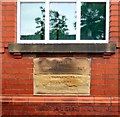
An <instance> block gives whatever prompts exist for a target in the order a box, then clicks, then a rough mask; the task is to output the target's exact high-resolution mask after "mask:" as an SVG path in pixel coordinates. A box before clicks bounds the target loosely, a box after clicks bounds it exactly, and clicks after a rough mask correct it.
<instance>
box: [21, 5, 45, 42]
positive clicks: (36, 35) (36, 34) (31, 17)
mask: <svg viewBox="0 0 120 117" xmlns="http://www.w3.org/2000/svg"><path fill="white" fill-rule="evenodd" d="M20 15H21V24H20V26H21V29H20V35H21V37H20V39H21V40H44V39H45V3H21V14H20Z"/></svg>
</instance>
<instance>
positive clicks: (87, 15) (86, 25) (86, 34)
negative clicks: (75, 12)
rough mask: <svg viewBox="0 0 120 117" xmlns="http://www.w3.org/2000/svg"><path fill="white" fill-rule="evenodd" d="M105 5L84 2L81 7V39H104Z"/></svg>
mask: <svg viewBox="0 0 120 117" xmlns="http://www.w3.org/2000/svg"><path fill="white" fill-rule="evenodd" d="M105 19H106V7H105V3H90V2H88V3H87V2H84V3H82V6H81V38H82V39H86V38H87V39H95V40H99V39H105Z"/></svg>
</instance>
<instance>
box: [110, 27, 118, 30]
mask: <svg viewBox="0 0 120 117" xmlns="http://www.w3.org/2000/svg"><path fill="white" fill-rule="evenodd" d="M110 31H119V28H118V27H117V26H116V27H111V28H110Z"/></svg>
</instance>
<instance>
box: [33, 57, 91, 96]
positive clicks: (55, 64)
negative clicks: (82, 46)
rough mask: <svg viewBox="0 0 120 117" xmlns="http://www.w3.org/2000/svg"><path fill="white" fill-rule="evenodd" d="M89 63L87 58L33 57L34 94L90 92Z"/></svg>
mask: <svg viewBox="0 0 120 117" xmlns="http://www.w3.org/2000/svg"><path fill="white" fill-rule="evenodd" d="M90 65H91V61H90V59H88V58H75V57H60V58H58V57H48V58H46V57H41V58H35V59H34V94H35V95H40V94H42V95H43V94H54V95H55V94H64V95H65V94H66V95H67V94H68V95H73V94H86V95H88V94H90V71H91V66H90Z"/></svg>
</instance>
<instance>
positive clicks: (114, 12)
mask: <svg viewBox="0 0 120 117" xmlns="http://www.w3.org/2000/svg"><path fill="white" fill-rule="evenodd" d="M110 15H111V16H112V15H114V16H115V15H116V16H118V15H119V12H118V11H117V10H116V11H111V12H110Z"/></svg>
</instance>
